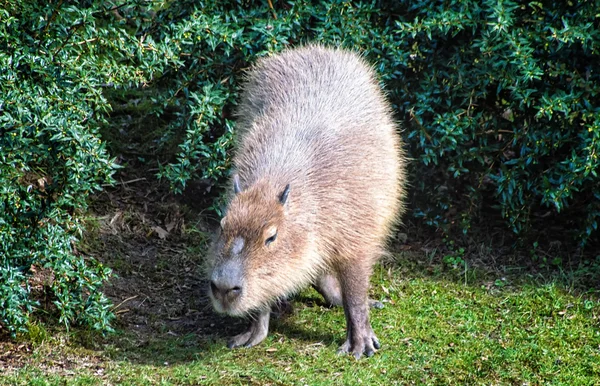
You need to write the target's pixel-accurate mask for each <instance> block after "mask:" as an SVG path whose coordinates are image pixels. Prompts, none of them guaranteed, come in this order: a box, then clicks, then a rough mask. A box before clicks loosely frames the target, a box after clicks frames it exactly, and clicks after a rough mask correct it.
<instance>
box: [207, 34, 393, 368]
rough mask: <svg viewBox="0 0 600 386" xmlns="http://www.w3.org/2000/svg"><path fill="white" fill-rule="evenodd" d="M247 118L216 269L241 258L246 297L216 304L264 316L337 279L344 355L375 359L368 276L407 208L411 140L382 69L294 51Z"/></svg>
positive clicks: (262, 78)
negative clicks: (379, 76)
mask: <svg viewBox="0 0 600 386" xmlns="http://www.w3.org/2000/svg"><path fill="white" fill-rule="evenodd" d="M238 115H239V118H238V130H239V140H238V143H237V147H236V152H235V156H234V159H233V163H234V167H235V171H234V173H236V174H237V175H238V176H239V186H240V188H241V192H240V193H238V194H236V195H233V196H232V198H231V200H230V202H229V205H228V208H227V212H226V216H225V217H224V219H223V222H222V233H221V235H220V236H219V238H218V240H217V242H216V243H215V246H214V253H213V259H212V260H211V261H210V264H209V265H210V270H211V272H214V270H215V267H219V266H220V265H221V264H223V263H224V262H226V261H236V262H237V263H236V264H238V263H239V265H240V267H242V268H241V270H242V274H241V277H242V278H241V279H239V280H240V283H243V285H241V287H243V290H241V294H240V296H239V298H237V299H236V301H234V302H231V303H228V304H217V303H219V302H218V301H216V300H214V297H213V300H214V303H215V307H216V308H217V309H218V310H220V311H224V312H227V313H229V314H232V315H243V314H246V313H249V312H260V313H261V314H262V315H263V319H264V313H265V312H267V311H266V310H268V308H269V307H270V305H271V304H272V303H273V302H274V301H275V300H276V299H278V298H281V297H284V296H287V295H289V294H291V293H293V292H295V291H297V290H299V289H301V288H303V287H305V286H307V285H309V284H311V283H316V282H318V281H319V278H323V277H325V276H326V275H331V277H332V280H335V279H337V280H338V281H339V285H338V286H336V285H331V286H330V287H331V288H337V287H339V289H341V294H333V295H334V297H335V296H338V298H341V299H343V303H344V307H345V309H346V318H347V320H348V330H349V331H348V342H347V347H345V348H344V347H342V351H345V352H346V351H352V352H353V353H354V354H355V356H357V357H358V356H360V355H362V354H363V351H364V352H365V353H367V355H369V354H371V353H372V352H373V350H372V349H369V348H368V347H367V348H364V347H356V346H357V345H358V346H361V345H362V343H360V342H359V341H361V339H366V341H370V338H368V336H370V335H372V337H371V338H372V339H373V342H375V343H376V344H375V348H377V347H378V342H377V341H376V338H375V336H374V334H372V330H370V324H369V322H368V310H367V311H365V310H364V304H366V301H367V295H366V293H367V288H368V278H369V276H370V274H371V270H372V266H373V264H374V263H375V262H376V260H377V259H378V258H379V257H380V256H381V254H382V253H384V250H385V248H384V246H385V243H386V240H387V238H388V236H389V235H390V232H391V231H392V229H393V227H394V224H395V223H396V220H397V218H398V217H399V215H401V214H402V212H403V211H404V208H403V205H402V199H403V197H404V189H403V186H404V181H405V157H404V153H403V150H402V147H401V143H400V138H399V136H398V134H397V128H396V125H395V123H394V122H393V120H392V118H391V113H390V107H389V105H388V104H387V102H386V101H385V98H384V96H383V94H382V92H381V90H380V88H379V86H378V83H377V80H376V78H375V75H374V72H373V70H372V69H371V68H370V67H369V66H368V65H367V64H366V63H365V62H364V61H363V60H362V59H361V58H360V57H359V56H358V55H356V54H354V53H352V52H349V51H344V50H337V49H329V48H325V47H321V46H314V45H311V46H307V47H303V48H299V49H294V50H288V51H285V52H283V53H281V54H279V55H276V56H273V57H270V58H267V59H264V60H261V61H259V62H258V63H257V64H256V66H254V67H253V68H252V70H251V71H250V73H249V76H248V80H247V84H246V87H245V92H244V94H243V97H242V101H241V104H240V108H239V111H238ZM288 184H289V186H290V189H289V196H288V198H287V201H286V202H285V204H281V202H280V198H281V195H282V193H283V191H284V189H285V187H286V185H288ZM274 231H276V233H277V236H276V239H275V241H273V242H271V243H270V244H269V245H265V241H266V239H267V238H269V237H270V236H272V234H273V232H274ZM236 238H237V240H238V249H237V250H235V251H234V250H233V249H235V248H233V247H232V244H233V243H234V241H233V240H234V239H236ZM240 238H241V240H243V242H240V241H239V240H240ZM239 245H243V248H241V250H239V249H240V247H239ZM324 291H325V289H324ZM357 310H362V311H357ZM266 320H267V322H266V326H267V327H266V328H268V318H267V319H266ZM353 323H354V324H356V326H354V330H355V332H354V333H353V332H352V325H353ZM359 330H360V331H362V332H360V331H359ZM363 330H364V331H363ZM356 331H359V332H360V333H359V332H356ZM369 331H370V332H369ZM247 334H248V333H247ZM247 334H246V335H247ZM261 334H265V335H266V331H262V332H261ZM369 334H370V335H369ZM351 335H354V336H351ZM359 335H360V336H359ZM363 335H364V336H363ZM246 338H247V336H246ZM246 338H244V339H246ZM357 342H358V343H357ZM236 343H240V344H246V345H251V344H250V343H252V344H256V343H257V342H256V343H254V342H250V341H249V342H246V343H244V342H236ZM240 344H233V346H236V345H240ZM368 345H369V344H367V346H368ZM358 351H360V355H358V354H357V352H358Z"/></svg>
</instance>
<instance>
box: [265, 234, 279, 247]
mask: <svg viewBox="0 0 600 386" xmlns="http://www.w3.org/2000/svg"><path fill="white" fill-rule="evenodd" d="M276 238H277V233H275V234H274V235H273V236H271V237H269V238H268V239H266V240H265V245H269V244H271V243H272V242H273V241H275V239H276Z"/></svg>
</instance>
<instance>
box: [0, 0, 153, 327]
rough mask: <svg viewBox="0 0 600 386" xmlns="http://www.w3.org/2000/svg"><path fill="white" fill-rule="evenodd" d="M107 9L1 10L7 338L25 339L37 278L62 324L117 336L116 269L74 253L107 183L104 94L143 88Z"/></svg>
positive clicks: (36, 5)
mask: <svg viewBox="0 0 600 386" xmlns="http://www.w3.org/2000/svg"><path fill="white" fill-rule="evenodd" d="M103 4H104V3H102V2H99V3H98V4H90V5H89V6H84V5H80V6H74V5H69V4H67V3H64V2H46V1H27V2H21V1H5V2H3V3H2V6H1V7H2V8H0V21H1V22H0V68H2V71H0V329H4V331H8V332H10V333H11V334H12V335H14V334H16V333H17V332H22V331H26V329H27V326H28V322H29V317H30V315H31V313H32V311H33V310H34V309H36V308H37V306H38V304H37V303H36V301H35V297H34V296H33V295H32V294H31V293H30V292H31V285H30V284H31V283H30V281H31V278H32V275H33V273H34V271H37V272H39V273H40V274H45V275H46V276H47V277H45V278H44V280H43V283H44V286H45V288H43V290H44V291H45V292H46V293H47V295H46V296H48V297H47V299H51V300H52V304H53V306H54V307H52V309H50V310H46V312H47V313H50V314H51V315H56V316H57V317H58V319H59V321H60V322H61V323H63V324H64V325H66V326H69V325H70V324H72V323H77V324H81V325H87V326H90V327H92V328H95V329H99V330H107V329H110V325H109V322H110V320H111V318H112V314H111V312H110V303H109V302H108V300H107V299H106V298H105V297H104V295H103V294H102V292H101V291H100V285H101V284H102V282H103V281H104V280H106V278H107V277H108V276H109V274H110V269H108V268H107V267H104V266H102V264H99V263H98V262H97V261H95V260H94V259H93V258H88V257H86V256H83V255H81V254H79V253H77V251H76V249H75V248H74V246H75V243H76V242H77V240H78V238H79V237H80V235H81V233H82V231H83V226H82V215H83V214H84V213H85V210H86V208H87V203H86V200H87V198H88V196H89V195H90V194H91V193H92V192H94V191H98V190H100V189H101V185H102V184H103V183H110V182H111V181H112V178H111V175H112V174H113V172H114V171H115V166H116V165H115V164H114V161H113V160H112V159H111V158H110V157H109V155H108V154H107V152H106V150H105V145H104V143H102V142H101V140H100V138H99V135H98V126H99V125H100V123H102V121H103V120H104V119H105V116H106V113H107V112H108V111H109V107H110V106H109V104H108V102H107V100H106V99H105V98H104V97H103V92H102V87H103V85H107V84H113V85H115V86H118V85H128V84H130V83H135V84H137V83H139V82H141V81H143V80H144V78H143V76H141V75H140V73H141V71H140V69H139V66H138V63H136V60H135V56H134V55H135V53H136V51H137V50H138V49H137V48H136V47H138V46H139V45H138V44H137V41H135V39H134V37H133V36H130V35H129V31H127V30H126V29H125V24H122V25H120V26H119V25H115V24H109V23H106V20H110V19H109V18H110V16H109V12H110V11H109V9H108V7H106V8H105V6H104V5H103Z"/></svg>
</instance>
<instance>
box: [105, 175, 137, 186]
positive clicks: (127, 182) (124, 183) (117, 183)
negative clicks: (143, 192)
mask: <svg viewBox="0 0 600 386" xmlns="http://www.w3.org/2000/svg"><path fill="white" fill-rule="evenodd" d="M144 180H146V177H142V178H136V179H133V180H129V181H121V182H115V183H114V184H102V187H108V186H115V185H127V184H132V183H134V182H138V181H144Z"/></svg>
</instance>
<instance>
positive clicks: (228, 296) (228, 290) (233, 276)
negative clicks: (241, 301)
mask: <svg viewBox="0 0 600 386" xmlns="http://www.w3.org/2000/svg"><path fill="white" fill-rule="evenodd" d="M210 290H211V292H212V294H213V296H214V297H215V298H216V299H218V300H220V301H221V302H222V303H224V304H227V303H232V302H234V301H235V300H236V299H237V298H239V297H240V295H241V294H242V291H243V284H242V267H241V264H240V263H238V262H233V261H228V262H225V263H224V264H222V265H220V266H219V267H216V268H215V270H214V271H213V273H212V275H211V278H210Z"/></svg>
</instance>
